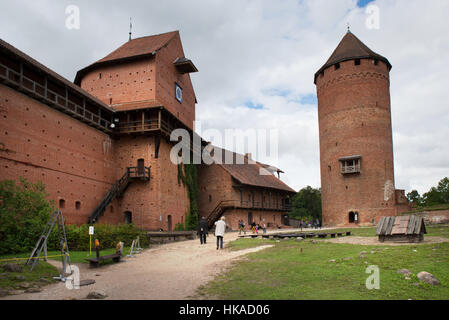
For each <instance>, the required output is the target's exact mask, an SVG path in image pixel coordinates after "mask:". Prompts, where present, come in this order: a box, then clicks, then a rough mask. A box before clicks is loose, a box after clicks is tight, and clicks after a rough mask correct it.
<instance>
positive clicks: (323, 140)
mask: <svg viewBox="0 0 449 320" xmlns="http://www.w3.org/2000/svg"><path fill="white" fill-rule="evenodd" d="M391 68H392V66H391V64H390V62H389V61H388V59H386V58H385V57H383V56H381V55H379V54H377V53H375V52H374V51H372V50H371V49H369V48H368V47H367V46H366V45H365V44H363V43H362V42H361V41H360V40H359V39H358V38H357V37H356V36H355V35H354V34H352V33H351V32H350V31H348V32H347V33H346V35H345V36H344V37H343V39H342V40H341V42H340V44H339V45H338V46H337V48H336V49H335V51H334V52H333V53H332V55H331V57H330V58H329V59H328V61H327V62H326V63H325V64H324V65H323V66H322V67H321V68H320V69H319V70H318V71H317V72H316V74H315V78H314V82H315V85H316V88H317V96H318V120H319V137H320V138H319V139H320V169H321V189H322V210H323V225H325V226H344V225H352V224H370V223H376V222H378V220H379V219H380V217H382V216H393V215H397V214H398V212H401V211H405V210H407V209H408V203H407V201H406V198H405V196H404V191H403V190H396V189H395V182H394V162H393V139H392V127H391V110H390V77H389V72H390V70H391Z"/></svg>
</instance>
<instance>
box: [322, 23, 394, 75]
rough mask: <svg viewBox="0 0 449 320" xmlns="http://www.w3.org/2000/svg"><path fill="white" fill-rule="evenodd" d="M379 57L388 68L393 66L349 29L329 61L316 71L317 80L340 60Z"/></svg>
mask: <svg viewBox="0 0 449 320" xmlns="http://www.w3.org/2000/svg"><path fill="white" fill-rule="evenodd" d="M369 58H371V59H377V60H380V61H384V62H385V63H386V64H387V66H388V68H389V69H391V68H392V66H391V64H390V62H389V61H388V59H387V58H385V57H383V56H381V55H380V54H377V53H375V52H374V51H372V50H371V49H370V48H368V47H367V46H366V45H365V44H364V43H363V42H362V41H360V40H359V38H357V37H356V36H355V35H354V34H353V33H352V32H350V31H348V32H347V33H346V35H345V36H344V37H343V39H342V40H341V41H340V43H339V44H338V46H337V48H336V49H335V50H334V52H333V53H332V55H331V56H330V58H329V59H328V60H327V62H326V63H325V64H324V66H322V67H321V68H320V70H318V71H317V72H316V73H315V82H316V78H317V77H318V75H319V74H320V73H321V72H322V71H323V70H324V69H327V68H328V67H330V66H332V65H334V64H337V63H339V62H343V61H347V60H354V59H369Z"/></svg>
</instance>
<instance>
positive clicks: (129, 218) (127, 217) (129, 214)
mask: <svg viewBox="0 0 449 320" xmlns="http://www.w3.org/2000/svg"><path fill="white" fill-rule="evenodd" d="M131 223H133V214H132V212H131V211H125V224H131Z"/></svg>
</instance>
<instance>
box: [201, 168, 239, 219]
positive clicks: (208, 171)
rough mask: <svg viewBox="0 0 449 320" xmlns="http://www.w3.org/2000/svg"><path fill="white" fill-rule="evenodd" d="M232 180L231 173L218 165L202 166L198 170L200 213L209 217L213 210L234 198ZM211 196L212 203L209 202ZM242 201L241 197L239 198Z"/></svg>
mask: <svg viewBox="0 0 449 320" xmlns="http://www.w3.org/2000/svg"><path fill="white" fill-rule="evenodd" d="M233 192H235V191H234V190H233V188H232V179H231V176H230V175H229V173H228V172H227V171H226V170H224V169H223V168H222V167H221V166H219V165H217V164H212V165H205V164H203V165H201V166H200V167H199V168H198V213H199V216H200V217H202V216H205V217H208V216H209V215H210V214H211V212H212V210H214V209H215V208H216V206H217V205H218V204H219V203H220V202H221V201H224V200H231V199H233V198H234V196H233ZM209 195H210V196H211V201H209ZM238 199H239V200H240V197H239V198H238Z"/></svg>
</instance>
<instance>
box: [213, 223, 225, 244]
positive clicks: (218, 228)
mask: <svg viewBox="0 0 449 320" xmlns="http://www.w3.org/2000/svg"><path fill="white" fill-rule="evenodd" d="M225 231H226V222H225V217H221V219H220V220H218V221H216V222H215V236H216V237H217V250H218V248H220V249H223V237H224V234H225Z"/></svg>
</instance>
